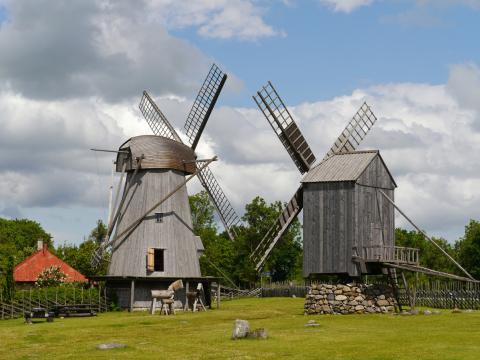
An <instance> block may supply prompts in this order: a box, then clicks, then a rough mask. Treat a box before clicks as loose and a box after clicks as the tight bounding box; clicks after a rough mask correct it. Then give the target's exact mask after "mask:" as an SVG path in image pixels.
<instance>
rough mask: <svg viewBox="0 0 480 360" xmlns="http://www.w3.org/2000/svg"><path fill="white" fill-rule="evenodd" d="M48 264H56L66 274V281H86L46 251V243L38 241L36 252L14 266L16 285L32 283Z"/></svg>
mask: <svg viewBox="0 0 480 360" xmlns="http://www.w3.org/2000/svg"><path fill="white" fill-rule="evenodd" d="M50 266H58V267H59V268H60V271H61V272H62V273H64V274H65V275H66V276H67V278H66V280H65V281H66V282H87V278H86V277H85V276H83V275H82V274H80V273H79V272H78V271H77V270H75V269H74V268H73V267H71V266H70V265H68V264H67V263H66V262H64V261H62V260H60V259H59V258H58V257H56V256H55V255H53V254H52V253H51V252H50V251H48V246H47V244H46V243H43V242H39V243H38V250H37V252H36V253H34V254H32V255H30V256H29V257H28V258H26V259H25V260H23V261H22V262H21V263H20V264H18V265H17V266H15V269H14V270H13V279H14V280H15V283H16V284H17V285H33V284H34V283H35V281H36V280H37V278H38V275H39V274H40V273H41V272H42V271H43V270H44V269H46V268H49V267H50Z"/></svg>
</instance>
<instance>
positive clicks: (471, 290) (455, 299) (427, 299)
mask: <svg viewBox="0 0 480 360" xmlns="http://www.w3.org/2000/svg"><path fill="white" fill-rule="evenodd" d="M408 290H409V291H408V292H409V293H410V297H411V298H412V300H413V302H414V303H415V305H416V306H426V307H432V308H439V309H453V308H459V309H473V310H478V309H480V284H478V283H468V282H462V281H429V282H425V283H421V284H419V285H417V286H416V287H414V286H412V285H411V286H409V289H408ZM399 296H400V303H401V304H402V305H407V306H408V305H409V297H408V295H407V291H406V289H400V292H399Z"/></svg>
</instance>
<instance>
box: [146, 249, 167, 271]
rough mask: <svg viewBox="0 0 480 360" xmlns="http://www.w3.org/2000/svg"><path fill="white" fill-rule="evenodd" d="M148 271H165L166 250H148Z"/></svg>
mask: <svg viewBox="0 0 480 360" xmlns="http://www.w3.org/2000/svg"><path fill="white" fill-rule="evenodd" d="M147 270H148V271H165V249H155V248H149V249H148V254H147Z"/></svg>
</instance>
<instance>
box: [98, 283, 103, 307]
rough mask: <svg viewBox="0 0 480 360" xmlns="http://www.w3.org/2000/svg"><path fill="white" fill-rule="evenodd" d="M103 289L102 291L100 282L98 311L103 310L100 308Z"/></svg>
mask: <svg viewBox="0 0 480 360" xmlns="http://www.w3.org/2000/svg"><path fill="white" fill-rule="evenodd" d="M101 291H102V285H100V284H98V312H100V311H101V308H100V304H101V302H102V296H101Z"/></svg>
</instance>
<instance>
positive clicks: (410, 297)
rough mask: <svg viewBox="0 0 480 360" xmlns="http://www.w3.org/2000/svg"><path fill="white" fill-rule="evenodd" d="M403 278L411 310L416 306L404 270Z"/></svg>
mask: <svg viewBox="0 0 480 360" xmlns="http://www.w3.org/2000/svg"><path fill="white" fill-rule="evenodd" d="M402 280H403V286H405V293H406V294H407V297H408V304H409V305H410V310H413V309H414V308H415V305H414V304H413V301H412V295H411V294H410V289H409V287H408V283H407V279H406V277H405V274H404V273H403V271H402Z"/></svg>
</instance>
